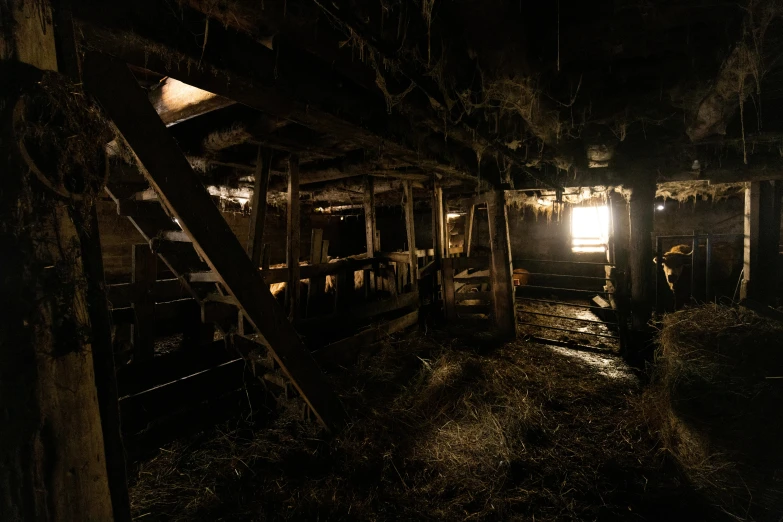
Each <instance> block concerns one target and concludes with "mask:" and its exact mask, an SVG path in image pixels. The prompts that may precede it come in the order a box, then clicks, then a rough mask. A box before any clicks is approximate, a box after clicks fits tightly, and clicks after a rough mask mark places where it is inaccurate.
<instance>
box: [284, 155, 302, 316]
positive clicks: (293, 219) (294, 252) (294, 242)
mask: <svg viewBox="0 0 783 522" xmlns="http://www.w3.org/2000/svg"><path fill="white" fill-rule="evenodd" d="M286 216H287V217H286V237H287V238H288V239H287V249H286V263H287V265H288V280H287V281H286V287H285V303H286V311H287V312H288V317H289V318H290V319H291V320H292V321H297V320H298V319H299V287H300V285H301V281H300V279H299V252H300V245H299V241H300V232H301V230H300V228H301V225H300V217H299V155H298V154H291V157H290V158H289V159H288V208H287V213H286Z"/></svg>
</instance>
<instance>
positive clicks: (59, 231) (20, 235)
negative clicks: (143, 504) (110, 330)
mask: <svg viewBox="0 0 783 522" xmlns="http://www.w3.org/2000/svg"><path fill="white" fill-rule="evenodd" d="M53 29H54V28H53V26H52V12H51V8H50V5H49V3H48V2H40V1H32V0H15V1H14V0H12V1H7V2H4V3H3V4H2V6H0V78H2V81H0V107H2V109H0V121H2V122H3V123H2V128H0V158H2V162H3V163H2V165H1V166H0V168H2V171H3V176H2V178H1V179H0V242H1V243H2V245H3V246H2V255H0V295H2V296H3V299H2V300H0V317H2V321H0V520H9V521H13V520H36V521H72V520H106V521H112V520H114V515H113V512H112V502H111V495H110V491H109V480H108V477H107V469H106V461H105V457H104V440H103V433H102V426H101V418H100V413H99V404H98V394H97V391H96V383H95V370H94V365H93V353H92V349H93V343H92V341H93V332H92V328H91V323H90V314H89V305H88V302H89V298H88V284H87V281H86V279H85V274H84V267H83V264H82V263H83V258H82V256H83V245H82V244H81V243H80V239H79V232H80V230H79V229H78V228H77V227H81V228H86V227H90V226H91V225H90V212H91V210H92V209H91V206H92V203H91V202H92V200H93V196H94V191H95V190H97V189H98V186H97V185H98V184H96V183H94V182H95V181H96V179H98V178H99V177H100V174H101V172H100V171H99V170H97V169H96V167H97V166H98V161H97V160H98V159H99V158H101V157H102V154H101V152H100V144H101V143H103V141H102V139H103V138H106V137H107V136H104V135H103V134H104V133H103V132H101V131H100V129H99V127H101V124H100V123H99V122H96V121H94V120H92V119H91V118H90V117H89V115H88V114H89V113H87V112H85V111H84V108H85V102H84V98H83V97H80V96H78V95H74V94H73V93H74V92H76V91H77V90H78V87H77V86H75V85H73V84H71V83H69V82H68V80H67V78H65V77H64V76H62V75H59V74H56V73H54V72H51V71H55V70H57V58H56V51H55V45H54V37H53V35H54V30H53ZM44 70H46V71H50V72H47V73H43V72H42V71H44ZM33 107H34V108H37V109H41V110H43V111H44V113H46V112H47V111H49V112H50V113H52V112H58V111H60V112H61V114H59V115H58V116H62V117H63V121H64V122H65V123H64V124H63V125H62V128H52V127H51V126H49V127H48V128H47V127H45V126H43V125H41V124H39V120H37V119H35V117H34V114H35V110H29V111H28V110H26V109H28V108H31V109H32V108H33ZM50 115H51V114H50ZM77 120H78V121H77ZM12 121H14V122H15V124H11V123H10V122H12ZM93 125H95V127H93ZM34 129H38V130H39V131H40V134H38V135H37V136H36V135H35V134H34V133H32V132H31V131H32V130H34ZM74 136H76V137H74ZM66 138H67V139H66ZM36 139H40V140H41V143H42V144H46V145H49V146H52V147H51V149H52V150H49V155H48V156H49V157H47V158H46V159H47V160H50V161H51V163H50V162H47V163H48V164H49V165H52V164H53V165H56V166H57V167H56V168H55V169H53V168H52V167H49V168H48V169H39V168H38V166H37V165H38V164H40V163H41V161H40V158H39V157H38V155H37V154H35V150H36V148H35V147H31V150H32V151H33V153H32V154H30V153H25V152H23V148H26V147H25V146H20V145H19V143H20V142H21V143H27V142H28V140H30V141H33V140H36ZM69 139H70V140H72V141H71V143H70V145H69V146H77V145H78V146H79V149H78V150H79V151H80V152H81V153H82V154H83V155H84V156H83V157H84V158H91V159H93V160H96V161H95V162H92V161H87V162H86V163H80V164H79V163H77V162H78V159H74V157H73V156H72V155H71V154H68V153H67V151H63V150H59V149H58V147H56V146H54V144H55V143H57V140H61V141H62V142H66V141H68V140H69ZM37 159H38V160H39V161H38V162H36V160H37ZM74 178H76V179H77V180H78V181H80V182H83V184H81V183H79V184H73V183H72V182H73V181H74ZM74 187H80V188H74Z"/></svg>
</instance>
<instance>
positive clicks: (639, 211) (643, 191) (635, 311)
mask: <svg viewBox="0 0 783 522" xmlns="http://www.w3.org/2000/svg"><path fill="white" fill-rule="evenodd" d="M628 204H629V212H630V215H629V223H630V239H629V245H628V268H629V271H630V273H631V314H632V318H633V327H634V329H636V330H643V329H645V328H646V327H647V323H648V321H649V320H650V317H651V315H652V298H653V295H654V293H653V290H654V283H655V278H654V277H653V274H654V272H653V269H654V268H655V266H656V265H654V264H653V263H652V259H653V248H652V233H653V219H654V204H655V180H654V179H639V180H638V181H637V183H636V184H635V185H634V186H633V188H632V192H631V199H630V201H629V203H628Z"/></svg>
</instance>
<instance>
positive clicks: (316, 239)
mask: <svg viewBox="0 0 783 522" xmlns="http://www.w3.org/2000/svg"><path fill="white" fill-rule="evenodd" d="M323 238H324V231H323V229H322V228H314V229H312V230H311V231H310V264H311V265H318V264H321V263H322V262H323V261H322V260H321V255H322V254H323V242H324V241H323ZM325 284H326V281H325V278H324V277H321V276H315V277H311V278H310V284H308V285H307V313H308V315H309V314H310V311H311V310H312V307H313V303H315V302H319V300H320V298H321V296H323V293H324V286H325Z"/></svg>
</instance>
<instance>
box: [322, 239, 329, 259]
mask: <svg viewBox="0 0 783 522" xmlns="http://www.w3.org/2000/svg"><path fill="white" fill-rule="evenodd" d="M328 262H329V240H328V239H324V240H323V241H321V263H328Z"/></svg>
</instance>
